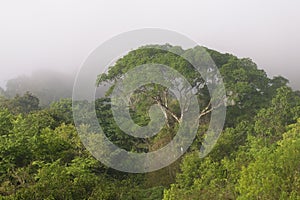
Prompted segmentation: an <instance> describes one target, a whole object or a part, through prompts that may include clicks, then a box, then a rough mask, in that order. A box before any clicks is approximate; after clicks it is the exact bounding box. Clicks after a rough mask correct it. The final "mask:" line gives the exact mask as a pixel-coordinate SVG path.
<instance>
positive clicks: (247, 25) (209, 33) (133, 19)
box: [0, 0, 300, 89]
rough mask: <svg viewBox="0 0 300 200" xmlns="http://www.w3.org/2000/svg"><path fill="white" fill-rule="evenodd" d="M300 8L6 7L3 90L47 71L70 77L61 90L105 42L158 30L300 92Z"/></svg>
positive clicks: (273, 1)
mask: <svg viewBox="0 0 300 200" xmlns="http://www.w3.org/2000/svg"><path fill="white" fill-rule="evenodd" d="M299 8H300V2H299V1H297V0H291V1H288V2H283V1H277V0H266V1H263V2H262V1H259V0H254V1H251V2H249V1H248V2H245V1H234V0H228V1H222V0H212V1H206V0H205V1H185V2H184V1H170V0H166V1H158V0H154V1H150V2H145V1H135V0H129V1H126V2H125V1H124V2H120V1H116V0H113V1H89V2H83V1H79V0H72V1H71V0H62V1H48V0H46V1H36V0H28V1H26V2H22V1H16V0H12V1H3V2H1V6H0V29H1V31H0V44H1V45H0V70H1V71H0V86H1V87H3V88H5V86H6V84H7V82H8V80H10V79H14V78H17V77H20V76H24V75H25V76H31V74H33V77H34V79H35V78H37V77H38V76H39V75H35V74H36V71H40V70H42V71H55V72H57V73H62V74H65V75H66V76H68V78H67V80H68V81H66V82H64V83H63V84H64V85H66V87H71V82H72V80H73V78H74V77H75V74H76V72H77V71H78V69H79V68H80V66H81V65H82V63H83V62H84V60H85V59H86V58H87V57H88V55H89V54H90V52H92V51H93V50H94V49H95V48H96V47H97V46H98V45H100V44H101V43H102V42H104V41H106V40H107V39H109V38H111V37H113V36H114V35H117V34H120V33H122V32H126V31H130V30H134V29H139V28H145V27H155V28H162V29H169V30H173V31H177V32H179V33H182V34H184V35H186V36H188V37H190V38H191V39H193V40H194V41H196V42H197V43H198V44H199V45H201V46H206V47H208V48H211V49H215V50H217V51H220V52H223V53H225V52H227V53H231V54H234V55H237V56H238V57H250V58H251V59H252V60H253V61H254V62H255V63H257V65H258V67H259V68H262V69H264V70H265V71H266V72H267V73H268V75H269V76H270V77H272V76H276V75H282V76H284V77H286V78H288V79H289V80H290V83H291V86H292V87H293V88H294V89H300V80H299V78H298V73H299V64H298V63H299V61H298V57H299V55H298V54H299V46H300V34H299V31H300V12H299ZM99 67H100V66H99ZM50 74H51V73H50ZM42 78H43V80H47V76H46V77H44V76H41V77H40V79H42ZM46 82H47V81H46ZM53 86H55V85H53ZM60 86H61V85H57V87H58V88H59V87H60Z"/></svg>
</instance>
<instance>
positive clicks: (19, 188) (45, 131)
mask: <svg viewBox="0 0 300 200" xmlns="http://www.w3.org/2000/svg"><path fill="white" fill-rule="evenodd" d="M160 48H161V49H154V48H149V47H142V48H139V49H137V50H134V51H131V52H129V53H128V54H127V55H126V56H124V57H123V58H121V59H119V60H118V61H117V62H116V63H115V64H114V66H112V67H110V68H109V71H108V72H107V74H102V75H99V79H98V80H97V81H98V82H97V83H98V84H103V83H107V82H108V83H110V84H111V85H112V87H111V88H110V89H109V90H108V92H107V97H106V98H101V99H97V100H96V102H95V107H96V113H97V117H98V118H99V123H100V124H101V125H102V127H104V132H105V134H106V135H107V137H108V138H109V139H110V140H111V141H113V142H114V143H115V144H117V145H118V146H120V147H122V148H124V149H126V150H128V151H134V152H149V151H154V150H156V149H159V148H161V147H163V146H164V145H165V144H167V143H168V142H169V141H170V140H171V139H172V137H173V136H174V135H175V134H176V130H177V128H178V124H179V123H180V116H181V113H182V112H183V111H182V110H181V109H180V107H179V105H178V101H177V100H176V99H175V97H174V95H172V94H169V93H168V92H167V89H166V88H164V87H161V86H158V85H155V84H152V85H151V84H149V85H146V86H144V87H143V88H141V89H140V90H138V91H136V92H135V93H134V94H133V95H132V97H131V101H130V102H131V104H130V108H129V109H130V113H131V116H132V119H133V120H134V122H135V123H137V124H139V125H147V123H148V122H149V119H150V118H149V115H148V109H149V108H150V106H151V105H153V104H158V105H160V106H161V107H162V110H164V111H165V117H166V119H167V120H166V125H165V126H164V127H163V129H162V130H161V132H160V133H159V134H158V135H156V136H154V137H151V138H147V139H141V138H134V137H132V136H129V135H127V134H125V133H123V132H122V130H121V129H120V128H119V127H118V126H117V125H116V123H115V122H114V118H113V116H112V112H111V107H110V99H109V95H110V93H111V91H112V89H113V87H114V84H115V82H116V81H117V80H119V79H122V78H123V76H122V75H123V74H124V73H126V72H127V71H129V70H130V69H133V68H134V67H135V66H137V65H142V64H146V63H160V64H164V65H167V66H170V67H172V68H174V69H176V70H177V71H178V72H180V73H181V74H183V75H184V76H185V77H186V78H187V80H188V81H189V82H190V84H191V85H193V86H194V87H196V89H197V92H196V94H197V97H198V100H199V104H200V107H201V109H202V110H201V112H202V111H204V112H203V115H201V118H200V122H199V129H198V134H197V137H196V138H195V141H194V143H193V144H192V146H191V147H190V148H189V149H188V151H187V152H186V153H185V154H184V156H183V157H182V158H181V159H179V160H178V161H176V162H175V163H173V164H172V165H170V166H168V167H166V168H163V169H161V170H158V171H155V172H151V173H146V174H128V173H122V172H119V171H115V170H113V169H111V168H108V167H106V166H104V165H103V164H101V163H100V162H99V161H97V160H96V159H95V158H93V157H92V156H91V155H90V153H89V152H88V151H87V150H86V149H85V147H84V146H83V145H82V143H81V141H80V138H79V137H78V135H77V132H76V128H75V126H74V123H73V119H72V101H71V100H70V99H61V100H60V101H58V102H53V103H52V104H51V105H50V106H48V107H46V108H41V107H40V106H39V99H38V98H37V97H35V96H34V95H32V94H31V93H30V92H27V93H25V94H23V95H21V96H20V95H16V96H15V97H14V98H7V97H5V96H3V95H2V96H1V97H0V197H1V199H105V200H106V199H108V200H110V199H120V200H121V199H122V200H123V199H125V200H126V199H128V200H129V199H150V200H151V199H152V200H157V199H164V200H173V199H178V200H182V199H300V168H299V166H300V119H299V118H300V97H299V95H298V94H299V93H298V92H295V91H293V90H292V89H291V88H290V87H288V85H287V84H288V80H286V79H284V78H283V77H274V78H272V79H270V78H268V76H267V75H266V73H265V72H264V71H263V70H260V69H258V68H257V66H256V64H255V63H253V62H252V61H251V60H250V59H248V58H243V59H239V58H237V57H235V56H233V55H230V54H221V53H219V52H217V51H213V50H210V49H205V50H206V51H207V52H208V53H209V54H210V56H211V57H212V59H213V60H214V62H215V64H216V66H217V67H218V69H219V71H220V72H221V74H222V76H223V79H224V82H225V87H226V91H227V102H228V103H227V118H226V123H225V127H224V130H223V132H222V135H221V137H220V139H219V141H218V143H217V145H216V146H215V147H214V149H213V151H212V152H211V153H210V154H209V155H208V156H206V157H205V158H200V157H199V149H200V146H201V142H202V140H203V137H204V134H205V131H206V129H207V125H208V123H209V119H210V113H209V112H205V111H207V110H209V109H207V106H208V107H209V108H210V106H211V105H210V104H209V102H210V101H209V94H208V91H207V88H206V87H205V85H203V84H199V83H203V80H202V78H201V76H200V75H199V74H198V73H196V72H195V70H194V69H193V68H192V66H191V64H190V63H188V62H187V61H186V60H184V59H182V57H180V56H178V55H176V54H174V53H170V52H176V53H177V54H179V55H182V56H188V57H189V58H191V59H194V60H196V59H198V58H199V56H201V52H203V48H200V47H195V48H193V49H188V50H183V49H181V48H180V47H173V46H170V45H165V46H160ZM165 50H168V51H165ZM4 93H5V92H4V91H3V90H1V91H0V95H1V94H4ZM80 128H83V129H84V128H87V127H85V125H84V124H83V125H82V127H80Z"/></svg>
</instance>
